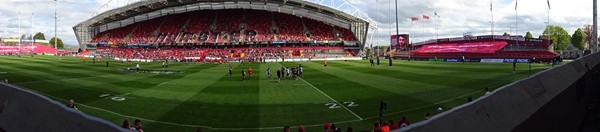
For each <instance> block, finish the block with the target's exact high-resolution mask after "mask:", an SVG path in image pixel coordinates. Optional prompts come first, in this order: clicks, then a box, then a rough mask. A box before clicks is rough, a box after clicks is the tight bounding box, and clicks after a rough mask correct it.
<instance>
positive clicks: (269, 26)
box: [91, 9, 356, 45]
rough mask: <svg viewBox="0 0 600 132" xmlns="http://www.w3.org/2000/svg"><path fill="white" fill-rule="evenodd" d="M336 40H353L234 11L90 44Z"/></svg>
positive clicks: (293, 20)
mask: <svg viewBox="0 0 600 132" xmlns="http://www.w3.org/2000/svg"><path fill="white" fill-rule="evenodd" d="M186 23H187V24H186ZM156 31H158V32H156ZM334 31H335V32H338V31H339V33H340V36H339V37H338V36H335V34H334ZM305 32H306V33H305ZM307 35H308V36H307ZM340 39H341V40H345V41H355V40H356V39H355V38H354V35H353V34H352V32H351V31H350V30H348V29H344V28H341V27H337V26H331V25H328V24H325V23H323V22H320V21H317V20H313V19H307V18H300V17H297V16H293V15H289V14H283V13H274V12H268V11H259V10H242V9H235V10H201V11H194V12H187V13H181V14H174V15H167V16H164V17H159V18H155V19H151V20H146V21H142V22H139V23H135V24H131V25H128V26H126V27H123V28H117V29H113V30H110V31H106V32H102V33H99V34H97V35H96V36H94V38H93V39H92V40H91V42H94V43H96V42H111V43H113V44H160V45H164V44H182V43H186V44H187V43H192V44H201V43H208V44H215V43H216V44H221V43H235V42H262V43H263V44H264V42H275V41H287V42H306V41H309V42H310V41H312V40H317V41H324V40H329V41H337V40H340Z"/></svg>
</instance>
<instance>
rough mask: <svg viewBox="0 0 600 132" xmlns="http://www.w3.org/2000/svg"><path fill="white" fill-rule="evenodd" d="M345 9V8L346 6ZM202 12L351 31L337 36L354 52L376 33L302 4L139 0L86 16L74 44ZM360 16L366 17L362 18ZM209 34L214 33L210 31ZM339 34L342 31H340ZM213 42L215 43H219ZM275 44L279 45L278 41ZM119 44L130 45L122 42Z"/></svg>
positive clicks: (302, 0) (339, 14)
mask: <svg viewBox="0 0 600 132" xmlns="http://www.w3.org/2000/svg"><path fill="white" fill-rule="evenodd" d="M321 2H322V1H321ZM345 6H348V5H347V4H346V5H345ZM350 6H351V5H350ZM340 7H341V6H340ZM351 7H353V6H351ZM204 10H212V11H217V12H218V11H224V10H248V11H264V12H274V13H283V14H288V15H292V16H296V17H298V18H304V19H306V18H308V19H311V20H316V21H319V22H322V23H325V24H326V25H330V26H332V27H336V29H337V28H340V29H343V30H348V31H351V33H352V38H353V39H351V41H348V40H342V39H341V36H339V37H340V40H341V43H344V42H345V43H350V44H353V45H357V46H356V49H362V48H364V45H365V42H366V41H367V36H368V35H367V33H368V32H369V30H370V29H376V25H372V23H371V21H372V20H370V18H368V17H360V15H352V14H349V13H345V12H344V11H341V10H338V9H334V8H332V7H329V6H326V5H321V4H318V3H315V2H311V1H306V0H243V1H242V0H141V1H137V2H134V3H128V4H127V5H126V6H121V7H117V8H114V9H108V10H107V11H104V12H99V11H96V12H95V13H94V14H93V16H90V18H89V19H87V20H85V21H83V22H81V23H79V24H77V25H76V26H74V27H73V30H74V31H75V35H76V37H77V40H78V43H79V45H80V46H81V47H82V49H89V48H93V47H95V46H96V44H98V41H93V39H94V38H95V37H96V38H102V37H103V36H99V35H102V33H103V32H107V31H111V30H115V29H119V28H124V27H127V26H128V25H134V24H138V23H143V22H146V21H150V20H153V19H156V18H161V17H165V16H173V15H177V14H182V13H193V12H198V11H204ZM357 16H359V17H357ZM362 16H366V15H364V14H362ZM155 26H157V27H158V29H155V30H153V31H154V35H157V34H156V32H157V30H159V29H160V25H155ZM236 26H237V25H236ZM305 26H306V25H305ZM183 28H185V27H183ZM134 30H135V29H134ZM211 30H214V28H213V29H211ZM334 30H335V29H334ZM336 31H337V30H336ZM340 32H343V31H341V30H340ZM133 33H134V31H130V32H129V33H126V34H122V36H120V37H122V39H124V40H125V39H129V37H131V36H132V34H133ZM200 34H201V33H200ZM240 34H242V33H240ZM334 35H335V33H334ZM337 35H339V34H337ZM308 36H310V35H308ZM104 37H105V36H104ZM336 37H337V36H336ZM346 37H348V36H346ZM330 41H335V40H319V42H320V43H327V42H330ZM214 42H215V43H218V42H219V41H214ZM273 42H274V41H271V42H269V43H273ZM279 42H282V41H280V40H279ZM283 42H285V41H283ZM288 42H290V41H288ZM298 42H300V41H298ZM305 42H314V43H316V42H317V41H316V40H313V39H310V41H308V40H305ZM101 43H106V42H101ZM121 43H131V42H127V41H125V42H121ZM215 43H213V44H215ZM231 43H233V44H240V43H241V42H235V43H234V42H230V44H231ZM203 44H210V43H203Z"/></svg>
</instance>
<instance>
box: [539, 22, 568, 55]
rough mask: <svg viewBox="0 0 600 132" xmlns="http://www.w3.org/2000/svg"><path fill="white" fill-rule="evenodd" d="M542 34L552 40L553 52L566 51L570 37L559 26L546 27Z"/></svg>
mask: <svg viewBox="0 0 600 132" xmlns="http://www.w3.org/2000/svg"><path fill="white" fill-rule="evenodd" d="M544 34H546V35H550V40H552V46H553V47H552V48H553V49H554V50H564V49H567V46H568V44H569V43H570V41H571V35H569V32H567V31H566V30H565V29H564V28H562V27H560V26H554V25H548V26H547V27H546V29H545V30H544Z"/></svg>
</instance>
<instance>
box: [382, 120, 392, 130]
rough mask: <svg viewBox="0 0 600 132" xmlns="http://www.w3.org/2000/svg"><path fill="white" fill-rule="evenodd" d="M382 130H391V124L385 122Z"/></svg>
mask: <svg viewBox="0 0 600 132" xmlns="http://www.w3.org/2000/svg"><path fill="white" fill-rule="evenodd" d="M381 131H382V132H390V126H389V125H388V123H387V122H383V125H382V126H381Z"/></svg>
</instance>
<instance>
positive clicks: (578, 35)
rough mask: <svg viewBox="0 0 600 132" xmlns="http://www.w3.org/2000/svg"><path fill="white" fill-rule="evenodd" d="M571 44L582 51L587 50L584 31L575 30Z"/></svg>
mask: <svg viewBox="0 0 600 132" xmlns="http://www.w3.org/2000/svg"><path fill="white" fill-rule="evenodd" d="M571 43H572V44H573V46H575V47H577V48H578V49H580V50H583V48H585V33H584V32H583V30H581V28H577V30H575V33H573V37H571Z"/></svg>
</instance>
